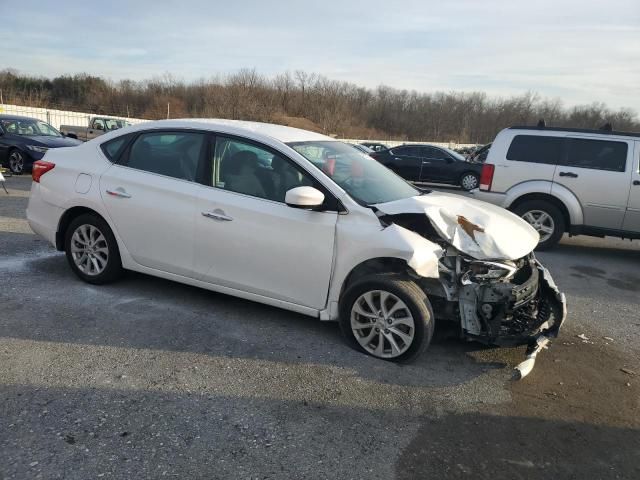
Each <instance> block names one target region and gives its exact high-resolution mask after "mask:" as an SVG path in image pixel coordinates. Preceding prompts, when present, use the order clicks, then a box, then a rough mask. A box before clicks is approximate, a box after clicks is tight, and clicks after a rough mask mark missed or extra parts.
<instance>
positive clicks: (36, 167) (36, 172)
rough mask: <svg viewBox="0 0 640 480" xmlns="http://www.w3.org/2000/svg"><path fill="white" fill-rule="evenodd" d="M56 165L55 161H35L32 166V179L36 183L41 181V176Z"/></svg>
mask: <svg viewBox="0 0 640 480" xmlns="http://www.w3.org/2000/svg"><path fill="white" fill-rule="evenodd" d="M55 166H56V164H55V163H51V162H45V161H44V160H37V161H35V162H33V167H32V168H31V179H32V180H33V181H34V182H36V183H40V177H41V176H42V175H44V174H45V173H47V172H48V171H49V170H52V169H53V167H55Z"/></svg>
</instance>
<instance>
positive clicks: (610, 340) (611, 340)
mask: <svg viewBox="0 0 640 480" xmlns="http://www.w3.org/2000/svg"><path fill="white" fill-rule="evenodd" d="M602 338H604V339H605V340H606V341H607V342H613V338H611V337H602Z"/></svg>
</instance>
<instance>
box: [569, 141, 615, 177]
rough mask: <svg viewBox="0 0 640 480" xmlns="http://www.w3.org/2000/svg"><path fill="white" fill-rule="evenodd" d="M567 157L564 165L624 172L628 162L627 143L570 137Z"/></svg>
mask: <svg viewBox="0 0 640 480" xmlns="http://www.w3.org/2000/svg"><path fill="white" fill-rule="evenodd" d="M567 142H568V149H567V158H566V160H565V161H563V162H562V164H563V165H567V166H572V167H579V168H591V169H594V170H608V171H610V172H624V170H625V167H626V164H627V144H626V143H625V142H610V141H607V140H587V139H584V138H568V139H567Z"/></svg>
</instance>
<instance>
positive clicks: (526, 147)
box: [474, 127, 640, 250]
mask: <svg viewBox="0 0 640 480" xmlns="http://www.w3.org/2000/svg"><path fill="white" fill-rule="evenodd" d="M639 158H640V134H638V133H625V132H614V131H607V130H582V129H572V128H549V127H511V128H507V129H505V130H502V131H501V132H500V133H499V134H498V135H497V136H496V138H495V140H494V141H493V145H492V146H491V150H490V151H489V155H488V156H487V160H486V162H485V164H484V166H483V170H482V175H481V179H480V190H479V191H476V192H474V197H476V198H478V199H480V200H484V201H487V202H490V203H494V204H496V205H500V206H502V207H504V208H508V209H509V210H511V211H513V212H515V213H517V214H518V215H520V216H521V217H522V218H524V219H525V220H526V221H527V222H529V223H530V224H531V225H532V226H533V227H534V228H535V229H536V230H537V231H538V233H539V234H540V243H539V245H538V249H541V250H542V249H546V248H550V247H552V246H554V245H555V244H556V243H558V241H560V239H561V238H562V235H563V234H564V233H565V232H568V233H569V234H571V235H591V236H597V237H603V236H605V235H610V236H615V237H621V238H630V239H634V238H635V239H637V238H640V161H639Z"/></svg>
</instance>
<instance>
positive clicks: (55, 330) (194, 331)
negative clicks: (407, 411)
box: [0, 250, 522, 387]
mask: <svg viewBox="0 0 640 480" xmlns="http://www.w3.org/2000/svg"><path fill="white" fill-rule="evenodd" d="M3 270H4V271H6V272H7V273H9V274H10V275H11V276H12V279H13V282H12V283H13V289H12V290H11V291H7V290H4V291H2V293H0V299H2V305H3V309H4V314H5V315H4V316H5V320H4V321H3V322H2V324H0V336H6V337H14V338H22V339H34V340H39V341H51V342H71V343H78V344H90V345H113V346H118V347H127V348H140V349H157V350H173V351H184V352H192V353H200V354H206V355H209V356H214V357H226V358H250V359H260V360H264V361H270V362H278V363H282V364H287V363H306V364H318V365H325V366H336V367H343V368H348V369H350V370H353V371H354V372H355V373H356V374H357V375H358V376H360V377H361V378H363V379H368V380H371V381H375V382H378V383H388V384H393V385H407V386H427V387H442V386H450V385H459V384H463V383H466V382H469V381H470V380H472V379H474V378H477V377H479V376H482V375H484V374H486V373H488V372H490V371H491V370H495V369H501V368H504V367H505V365H511V364H514V363H517V362H518V361H520V360H521V358H522V352H521V351H519V350H517V349H515V350H514V349H506V350H505V349H500V350H499V351H500V352H501V354H500V355H497V354H496V352H497V351H498V350H496V349H490V348H485V347H483V346H482V345H479V344H474V343H466V342H462V341H460V340H458V339H455V338H453V337H455V331H453V334H452V331H450V330H448V329H446V328H442V327H439V328H438V329H437V332H436V335H435V338H434V341H433V343H432V345H431V347H430V349H429V350H428V351H427V352H426V354H424V355H422V356H421V357H420V358H418V359H417V360H416V361H414V362H413V363H410V364H396V363H392V362H385V361H380V360H376V359H374V358H372V357H370V356H368V355H365V354H363V353H361V352H359V351H356V350H354V349H352V348H350V347H349V346H348V345H347V344H346V343H345V342H344V340H343V339H342V336H341V333H340V330H339V328H338V325H337V323H335V322H321V321H319V320H317V319H315V318H311V317H307V316H304V315H300V314H296V313H293V312H289V311H286V310H282V309H279V308H275V307H269V306H265V305H261V304H258V303H255V302H251V301H247V300H243V299H239V298H236V297H232V296H228V295H223V294H217V293H214V292H210V291H208V290H204V289H201V288H196V287H191V286H188V285H183V284H179V283H175V282H172V281H168V280H164V279H160V278H157V277H151V276H148V275H142V274H138V273H134V272H127V273H126V275H125V277H124V278H123V279H121V280H120V281H118V282H116V283H113V284H110V285H104V286H93V285H88V284H86V283H84V282H82V281H80V280H79V279H77V278H76V277H75V275H74V274H73V273H72V272H71V270H70V269H69V267H68V265H67V263H66V259H65V257H64V254H62V253H59V252H54V251H53V250H49V251H46V252H43V253H42V254H41V255H39V256H38V257H37V258H28V257H26V258H25V257H12V259H10V261H8V262H7V261H5V264H4V268H3V266H2V263H0V272H2V271H3ZM0 274H1V273H0ZM38 294H39V295H38ZM23 295H24V296H23ZM27 298H28V301H27V300H26V299H27ZM508 377H509V375H508V374H506V378H508Z"/></svg>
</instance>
